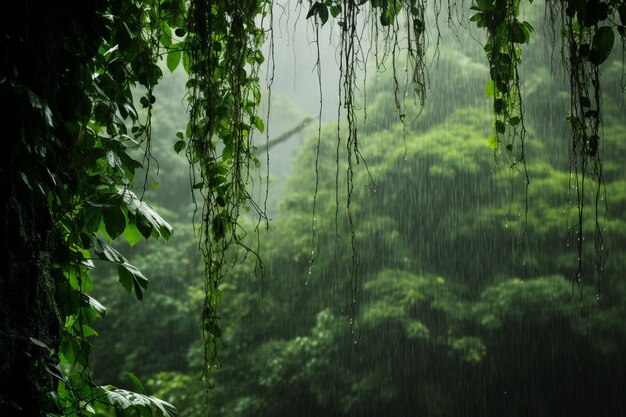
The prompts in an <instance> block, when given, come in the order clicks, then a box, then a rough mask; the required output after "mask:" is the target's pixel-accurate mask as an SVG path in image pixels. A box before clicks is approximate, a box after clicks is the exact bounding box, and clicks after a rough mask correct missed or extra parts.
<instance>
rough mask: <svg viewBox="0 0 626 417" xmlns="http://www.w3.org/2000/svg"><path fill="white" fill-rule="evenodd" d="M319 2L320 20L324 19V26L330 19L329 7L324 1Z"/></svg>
mask: <svg viewBox="0 0 626 417" xmlns="http://www.w3.org/2000/svg"><path fill="white" fill-rule="evenodd" d="M318 4H319V7H318V9H319V16H320V20H321V21H322V26H324V24H325V23H326V22H327V21H328V7H326V5H325V4H324V3H318Z"/></svg>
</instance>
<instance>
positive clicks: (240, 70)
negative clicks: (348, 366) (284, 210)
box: [175, 0, 271, 371]
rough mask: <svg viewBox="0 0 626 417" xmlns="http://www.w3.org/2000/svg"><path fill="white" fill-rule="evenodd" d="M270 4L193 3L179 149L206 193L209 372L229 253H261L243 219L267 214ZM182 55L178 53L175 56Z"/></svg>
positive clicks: (204, 249)
mask: <svg viewBox="0 0 626 417" xmlns="http://www.w3.org/2000/svg"><path fill="white" fill-rule="evenodd" d="M270 8H271V3H270V2H269V1H265V0H258V1H254V0H250V1H230V0H224V1H208V0H205V1H194V2H191V3H190V6H189V11H188V22H187V28H186V29H187V30H188V32H187V33H186V37H185V39H184V41H183V42H182V45H180V46H178V48H179V49H176V51H178V50H181V51H183V52H182V56H181V57H178V59H182V63H183V65H184V67H185V70H186V71H187V73H188V74H189V77H190V79H189V81H188V82H187V87H188V89H189V99H188V100H189V123H188V125H187V130H186V132H185V134H184V135H183V134H182V132H181V133H179V139H180V140H179V141H178V142H177V144H176V145H175V147H176V148H177V150H178V151H180V150H182V149H183V147H185V146H187V157H188V159H189V162H190V163H191V166H192V167H195V169H193V170H192V181H193V188H194V189H196V190H198V192H199V193H200V194H201V196H202V202H201V207H202V208H201V212H202V225H201V245H200V249H201V250H202V253H203V255H204V261H205V270H204V284H205V293H206V297H205V303H204V308H203V313H202V323H203V326H202V331H203V336H204V341H205V363H206V364H207V369H206V371H208V370H209V369H210V367H211V366H217V365H218V362H217V356H216V349H217V346H218V343H219V340H220V339H221V329H220V325H219V320H220V316H219V311H218V306H219V304H220V301H221V298H222V292H221V289H220V284H221V281H222V278H223V268H224V266H225V264H226V263H227V251H228V249H229V248H230V247H231V246H232V245H237V246H239V247H243V248H244V249H245V250H246V251H247V252H248V251H249V252H252V253H253V254H255V255H256V252H255V251H254V250H253V249H252V248H249V247H246V245H245V244H244V243H243V240H242V239H243V236H244V233H245V232H244V230H243V228H241V226H240V225H239V214H240V210H241V209H242V208H243V209H245V210H246V211H250V210H252V209H254V210H255V211H256V212H257V213H259V214H260V215H261V216H263V213H262V210H261V209H260V208H259V207H258V206H257V205H256V204H255V202H254V201H253V200H252V199H251V197H250V195H249V193H248V189H247V185H248V182H249V179H250V174H251V172H250V165H251V164H252V165H256V166H258V165H259V161H258V160H257V158H256V157H255V156H254V149H253V146H252V144H251V135H252V131H253V129H257V130H258V131H260V132H263V130H264V125H263V121H262V119H261V118H260V117H259V116H258V115H257V108H258V106H259V104H260V102H261V91H260V87H259V76H258V69H259V66H260V65H261V64H262V63H263V62H264V56H263V54H262V52H261V46H262V44H263V42H264V40H265V32H264V30H263V29H262V23H261V26H260V25H259V22H258V20H259V18H261V20H262V18H263V17H265V16H266V15H267V13H268V12H269V10H270ZM175 53H176V52H175Z"/></svg>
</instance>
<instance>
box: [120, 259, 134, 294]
mask: <svg viewBox="0 0 626 417" xmlns="http://www.w3.org/2000/svg"><path fill="white" fill-rule="evenodd" d="M117 276H118V279H119V281H120V284H122V287H124V289H125V290H126V291H127V292H130V291H131V290H132V289H133V276H132V275H131V274H130V273H129V272H128V271H127V270H126V269H125V268H122V265H118V267H117Z"/></svg>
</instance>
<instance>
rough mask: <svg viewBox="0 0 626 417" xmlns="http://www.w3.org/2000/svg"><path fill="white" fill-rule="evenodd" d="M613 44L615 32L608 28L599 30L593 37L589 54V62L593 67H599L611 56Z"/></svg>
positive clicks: (604, 27)
mask: <svg viewBox="0 0 626 417" xmlns="http://www.w3.org/2000/svg"><path fill="white" fill-rule="evenodd" d="M614 43H615V32H613V28H611V27H610V26H603V27H601V28H599V29H598V30H597V31H596V33H595V34H594V35H593V41H592V43H591V45H592V47H591V51H590V53H589V60H590V61H591V63H592V64H594V65H600V64H602V63H603V62H604V61H606V59H607V58H608V57H609V55H610V54H611V50H612V49H613V44H614Z"/></svg>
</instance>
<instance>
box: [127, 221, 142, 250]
mask: <svg viewBox="0 0 626 417" xmlns="http://www.w3.org/2000/svg"><path fill="white" fill-rule="evenodd" d="M124 237H125V238H126V241H127V242H128V244H129V245H130V246H131V247H132V246H135V245H136V244H137V243H138V242H139V241H140V240H141V238H142V237H143V236H142V234H141V232H140V231H139V229H138V228H137V225H136V224H135V223H131V222H129V223H128V224H127V225H126V229H124Z"/></svg>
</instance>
